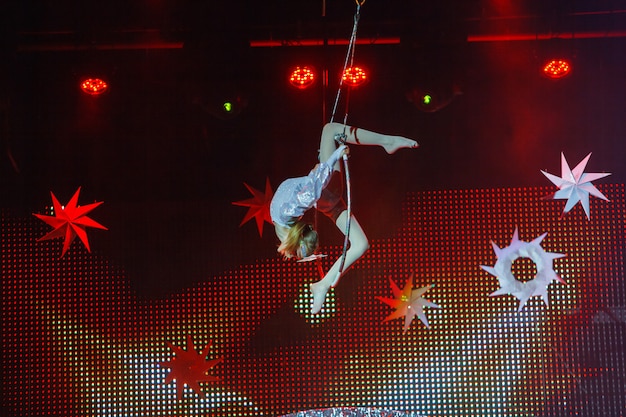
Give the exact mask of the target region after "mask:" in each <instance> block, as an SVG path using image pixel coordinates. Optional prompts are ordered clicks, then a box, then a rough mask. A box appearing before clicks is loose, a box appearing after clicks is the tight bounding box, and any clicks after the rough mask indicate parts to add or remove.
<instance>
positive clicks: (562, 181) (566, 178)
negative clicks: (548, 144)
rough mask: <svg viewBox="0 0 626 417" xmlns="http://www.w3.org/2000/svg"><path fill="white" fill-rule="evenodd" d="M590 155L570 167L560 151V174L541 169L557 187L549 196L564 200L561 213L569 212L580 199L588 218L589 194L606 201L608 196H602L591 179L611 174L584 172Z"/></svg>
mask: <svg viewBox="0 0 626 417" xmlns="http://www.w3.org/2000/svg"><path fill="white" fill-rule="evenodd" d="M590 157H591V153H590V154H589V155H587V156H586V157H585V159H583V160H582V161H580V163H579V164H578V165H576V168H574V169H570V167H569V165H568V164H567V160H566V159H565V155H563V153H561V176H560V177H557V176H556V175H552V174H549V173H547V172H545V171H541V172H542V173H543V175H545V176H546V177H547V178H548V179H549V180H550V181H552V183H553V184H554V185H556V186H557V187H559V191H557V192H555V193H554V194H551V195H550V196H549V197H552V198H554V199H555V200H565V199H567V203H565V209H564V210H563V213H567V212H569V211H570V210H571V209H572V207H574V206H575V205H576V203H578V202H579V201H580V204H581V205H582V206H583V209H584V210H585V214H586V215H587V219H589V194H591V195H593V196H596V197H598V198H601V199H603V200H606V201H608V198H606V197H605V196H604V194H602V193H601V192H600V191H598V189H597V188H596V187H594V185H593V184H592V183H591V181H595V180H597V179H600V178H604V177H607V176H609V175H611V174H610V173H589V172H584V170H585V167H586V166H587V162H588V161H589V158H590Z"/></svg>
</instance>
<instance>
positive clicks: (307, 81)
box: [289, 66, 315, 90]
mask: <svg viewBox="0 0 626 417" xmlns="http://www.w3.org/2000/svg"><path fill="white" fill-rule="evenodd" d="M314 82H315V71H314V70H313V69H312V68H311V67H307V66H303V67H296V69H294V70H293V71H292V73H291V76H290V77H289V83H290V84H291V85H293V86H294V87H296V88H298V89H300V90H304V89H306V88H309V87H310V86H312V85H313V83H314Z"/></svg>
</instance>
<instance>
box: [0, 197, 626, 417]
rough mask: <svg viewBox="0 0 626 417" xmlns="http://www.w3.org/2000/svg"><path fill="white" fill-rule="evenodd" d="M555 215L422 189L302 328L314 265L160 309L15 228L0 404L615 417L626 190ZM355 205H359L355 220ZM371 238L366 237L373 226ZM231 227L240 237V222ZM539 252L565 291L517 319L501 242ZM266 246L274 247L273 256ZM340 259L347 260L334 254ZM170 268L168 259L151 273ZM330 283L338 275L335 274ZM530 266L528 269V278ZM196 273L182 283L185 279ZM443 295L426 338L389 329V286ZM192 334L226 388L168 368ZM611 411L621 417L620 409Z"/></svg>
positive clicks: (7, 254) (217, 286)
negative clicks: (507, 291) (502, 271)
mask: <svg viewBox="0 0 626 417" xmlns="http://www.w3.org/2000/svg"><path fill="white" fill-rule="evenodd" d="M602 191H603V192H604V193H605V194H606V195H607V196H608V197H609V199H610V200H611V201H610V202H604V201H599V200H598V201H597V200H592V201H591V210H592V216H591V220H587V219H586V217H585V215H584V213H583V212H582V209H581V210H579V209H580V207H577V208H575V209H574V210H572V211H571V212H570V213H568V214H566V215H563V216H562V209H563V202H559V201H553V200H543V199H542V198H543V197H544V196H545V195H547V194H549V193H550V192H551V190H550V189H548V188H519V189H492V190H463V191H437V192H424V193H417V194H409V195H408V196H407V198H406V202H405V205H404V208H403V216H404V219H403V223H402V227H401V228H400V229H399V230H398V231H397V233H396V234H395V235H394V236H393V237H390V238H388V239H384V240H379V241H373V242H371V249H370V250H369V252H368V253H367V254H366V255H365V257H364V258H362V259H361V260H360V261H359V262H358V263H357V264H356V265H355V266H354V267H353V269H352V270H350V272H349V273H348V274H347V275H346V276H345V277H344V278H343V279H342V280H341V282H340V284H339V285H338V286H337V287H336V288H335V289H334V290H332V292H331V293H330V295H329V298H328V301H327V304H326V306H325V308H324V310H323V311H322V312H321V313H320V314H319V315H316V316H314V317H311V316H310V314H309V313H308V306H309V302H310V300H309V298H308V293H307V290H306V288H307V284H308V283H309V282H311V281H313V280H315V279H317V277H318V271H317V267H316V265H315V264H305V265H302V264H296V263H291V262H285V261H283V260H281V259H279V258H278V256H277V257H276V258H273V259H268V260H265V261H260V262H258V263H256V264H254V265H242V266H241V267H239V268H238V269H236V270H234V271H230V272H225V273H224V274H222V275H221V276H219V277H207V280H206V283H205V284H203V285H200V286H198V287H194V288H189V289H188V290H187V291H185V292H183V293H180V294H172V295H171V296H170V297H168V298H166V299H160V300H145V299H138V298H137V297H136V296H135V295H134V294H133V292H132V291H131V289H130V288H129V285H128V284H127V279H126V277H125V276H124V271H122V270H119V269H116V268H114V267H112V266H111V265H110V264H109V263H107V261H106V259H104V256H103V255H102V254H98V253H97V252H94V253H92V254H89V253H87V252H86V251H85V250H82V249H81V248H80V247H78V246H74V247H73V248H72V250H71V251H69V252H68V253H67V254H66V255H65V257H63V258H62V259H60V258H59V256H58V253H59V250H58V247H57V246H58V245H60V244H61V243H59V242H55V241H48V242H36V238H37V237H39V236H41V235H43V234H44V233H45V231H46V230H45V225H42V224H39V223H37V221H36V219H34V220H33V219H30V218H28V219H21V218H15V217H11V216H10V215H9V214H7V213H4V214H3V217H2V254H1V256H2V332H3V370H2V371H3V372H2V373H3V407H4V410H5V411H6V413H9V415H15V416H43V415H59V416H75V417H81V416H120V417H121V416H124V417H129V416H232V417H236V416H278V415H283V414H288V413H294V412H296V411H298V410H307V409H313V408H316V409H321V408H332V407H375V408H376V407H378V408H384V409H389V410H397V411H404V412H406V413H411V415H420V416H422V415H423V416H458V415H466V416H470V415H481V416H487V415H490V416H511V417H512V416H516V417H519V416H560V415H563V416H565V415H587V416H606V415H620V414H619V413H620V412H622V411H623V410H624V407H625V406H626V403H625V400H624V398H625V397H626V396H625V395H624V393H625V391H624V378H623V376H624V375H625V374H626V372H625V362H626V359H625V353H624V352H625V349H624V340H625V338H624V323H625V319H626V314H625V313H624V311H625V308H624V304H625V302H624V301H625V300H626V294H625V290H624V258H623V248H624V201H625V199H624V187H623V186H622V185H609V186H606V187H603V188H602ZM356 210H358V208H356ZM364 226H365V227H366V228H367V225H364ZM235 227H236V225H235ZM516 228H517V229H518V232H519V239H520V240H521V241H525V242H529V241H532V240H533V239H535V238H537V237H538V236H540V235H542V234H544V233H547V235H546V236H545V238H544V239H543V240H542V242H541V246H542V247H543V249H544V250H545V251H546V252H549V253H561V254H565V255H566V256H565V257H562V258H558V259H555V260H554V262H553V268H554V271H555V272H556V273H557V274H558V275H559V276H560V277H561V278H562V279H563V280H564V281H565V283H559V282H557V281H554V282H552V283H551V284H550V285H549V287H548V293H547V294H548V301H549V304H548V305H546V304H545V302H544V301H543V300H542V299H541V298H540V297H532V298H531V299H530V300H529V301H528V302H527V303H526V304H525V306H524V307H523V308H522V309H521V310H520V311H518V306H519V301H518V300H517V299H516V298H515V297H514V296H511V295H500V296H493V297H492V296H490V294H491V293H493V292H494V291H495V290H497V289H498V288H499V284H498V279H497V277H495V276H493V275H491V274H489V273H488V272H486V271H485V270H484V269H482V268H481V267H480V266H481V265H484V266H493V265H494V263H495V262H496V260H497V258H496V253H495V251H494V247H493V246H492V244H491V242H492V241H493V243H494V244H495V245H496V246H497V247H499V248H504V247H507V246H508V245H509V244H510V242H511V239H512V236H513V233H514V230H515V229H516ZM268 244H273V241H272V243H269V240H268ZM322 249H323V251H325V252H327V253H329V254H330V256H329V257H328V258H326V259H332V258H334V257H337V256H338V255H339V254H340V250H341V248H340V247H325V248H322ZM159 261H160V260H158V259H155V262H159ZM324 262H325V264H324V265H323V266H324V268H328V266H329V265H327V263H330V260H325V261H324ZM537 267H538V266H537V265H535V264H534V263H533V262H528V260H527V259H522V258H520V259H518V260H516V261H515V262H514V263H513V264H512V266H511V270H512V271H513V272H514V274H515V276H516V278H517V279H518V280H520V281H523V282H527V281H529V280H530V279H532V277H533V274H534V273H535V272H536V269H537ZM181 273H184V271H181ZM412 274H413V285H414V287H416V288H417V287H422V286H426V285H431V284H432V285H434V287H433V288H432V289H430V290H429V291H428V292H427V293H425V294H424V297H425V298H427V299H428V300H430V301H432V302H434V303H436V304H437V305H438V306H439V307H440V308H438V309H437V308H429V307H424V312H425V314H426V316H427V318H428V322H429V324H430V328H427V327H426V326H425V325H424V324H423V323H422V322H421V321H420V320H419V319H417V318H415V319H414V320H413V322H412V323H411V324H410V327H409V328H408V330H407V331H406V332H403V325H404V318H399V319H392V320H388V321H384V320H385V318H386V317H388V316H389V315H390V314H391V313H392V312H393V309H392V308H391V307H390V306H389V305H387V304H385V303H382V302H380V300H378V299H377V297H387V298H391V297H393V293H392V286H391V281H393V282H395V284H396V285H398V286H399V287H402V286H404V284H405V283H406V281H407V279H408V278H409V277H410V276H411V275H412ZM187 336H191V339H192V341H193V343H194V345H195V346H196V348H197V349H198V351H200V349H202V348H204V347H208V348H207V349H206V351H203V352H202V353H203V354H205V355H206V359H207V360H209V361H210V360H213V359H216V358H222V359H223V360H222V361H221V362H219V363H218V364H217V365H215V366H214V367H212V368H211V369H209V370H208V374H210V375H212V376H215V377H218V378H219V380H218V381H212V382H206V381H203V382H200V387H201V393H203V395H200V393H198V392H196V391H195V390H193V389H191V388H189V387H187V386H186V387H185V389H184V390H183V395H182V397H181V398H177V393H176V382H171V383H169V384H166V383H165V378H166V376H167V375H168V371H169V370H168V369H167V368H166V367H164V366H162V365H160V364H161V363H163V362H167V361H170V360H171V359H172V358H173V356H174V353H173V350H172V348H171V347H170V346H168V343H169V344H170V345H171V346H177V347H179V348H182V349H184V348H185V347H186V346H187V345H186V343H187ZM613 412H615V413H613ZM612 413H613V414H612Z"/></svg>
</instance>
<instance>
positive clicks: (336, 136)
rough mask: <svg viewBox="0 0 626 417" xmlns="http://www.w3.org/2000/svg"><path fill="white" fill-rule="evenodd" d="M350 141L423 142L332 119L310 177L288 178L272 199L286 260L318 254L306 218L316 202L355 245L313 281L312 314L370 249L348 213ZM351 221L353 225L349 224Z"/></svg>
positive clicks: (389, 146) (394, 146) (393, 147)
mask: <svg viewBox="0 0 626 417" xmlns="http://www.w3.org/2000/svg"><path fill="white" fill-rule="evenodd" d="M347 144H351V145H378V146H382V147H383V148H384V149H385V151H386V152H387V153H388V154H393V153H394V152H396V151H397V150H399V149H402V148H417V147H418V146H419V145H418V143H417V142H415V141H414V140H411V139H407V138H405V137H402V136H392V135H385V134H381V133H376V132H371V131H368V130H365V129H361V128H356V127H351V126H346V125H344V124H341V123H334V122H331V123H328V124H326V125H325V126H324V128H323V129H322V135H321V139H320V149H319V163H318V164H317V165H315V167H314V168H313V169H312V170H311V172H309V174H308V175H307V176H304V177H297V178H289V179H286V180H285V181H283V182H282V183H281V184H280V185H279V186H278V188H277V189H276V192H275V193H274V196H273V198H272V202H271V204H270V215H271V217H272V222H273V224H274V228H275V231H276V236H278V239H279V240H280V245H279V246H278V252H279V253H280V254H281V255H283V257H284V258H285V259H291V258H296V259H299V260H302V259H305V258H310V257H311V256H312V255H314V254H315V252H316V250H317V248H318V245H319V242H318V234H317V231H316V230H315V229H314V227H313V225H311V224H309V223H306V222H304V221H302V220H301V219H302V216H303V215H304V213H306V212H307V211H308V210H310V209H311V208H314V207H315V208H316V209H317V211H319V212H321V213H323V214H325V215H326V216H328V217H329V218H330V219H331V220H333V222H334V223H335V225H336V226H337V228H338V229H339V230H341V232H342V233H343V234H344V235H346V234H347V235H348V237H349V247H348V249H347V250H346V251H345V253H344V255H343V256H344V257H345V258H344V259H341V258H340V259H337V261H335V262H334V264H333V266H332V267H331V268H330V269H329V270H328V272H327V273H326V274H325V275H324V277H323V278H322V279H320V280H319V281H317V282H314V283H312V284H311V286H310V290H311V294H312V298H313V300H312V305H311V313H312V314H317V313H319V311H320V310H321V309H322V306H323V305H324V301H325V299H326V294H327V293H328V291H329V290H330V288H331V287H334V286H335V285H337V282H338V281H339V278H341V276H343V274H344V273H345V272H346V271H347V270H348V268H349V267H350V266H351V265H352V264H353V263H354V262H356V261H357V260H358V259H359V258H360V257H361V256H363V254H364V253H365V252H366V251H367V249H368V248H369V242H368V239H367V236H366V235H365V232H363V229H362V228H361V225H359V223H358V221H357V220H356V218H355V217H354V216H353V215H352V214H351V213H349V212H348V210H347V207H346V203H345V201H344V198H343V175H342V174H341V163H340V160H341V158H342V157H344V156H345V157H347V156H348V155H349V148H348V146H347ZM348 215H350V217H348ZM348 221H349V223H348ZM348 224H349V225H350V228H349V229H347V227H346V226H347V225H348ZM348 232H349V233H348ZM342 261H343V262H342Z"/></svg>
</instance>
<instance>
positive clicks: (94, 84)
mask: <svg viewBox="0 0 626 417" xmlns="http://www.w3.org/2000/svg"><path fill="white" fill-rule="evenodd" d="M80 89H81V90H82V91H83V92H84V93H86V94H89V95H92V96H99V95H100V94H103V93H104V92H106V91H107V90H108V89H109V85H108V84H107V83H106V81H104V80H102V79H101V78H85V79H83V80H82V81H81V82H80Z"/></svg>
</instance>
